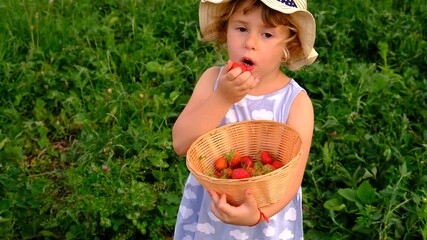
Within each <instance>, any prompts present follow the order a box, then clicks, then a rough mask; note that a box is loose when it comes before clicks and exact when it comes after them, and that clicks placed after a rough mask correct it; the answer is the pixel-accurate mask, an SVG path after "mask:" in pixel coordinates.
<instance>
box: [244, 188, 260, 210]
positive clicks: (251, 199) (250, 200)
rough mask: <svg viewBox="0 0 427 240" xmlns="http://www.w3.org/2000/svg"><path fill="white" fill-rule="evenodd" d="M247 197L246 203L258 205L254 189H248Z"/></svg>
mask: <svg viewBox="0 0 427 240" xmlns="http://www.w3.org/2000/svg"><path fill="white" fill-rule="evenodd" d="M245 195H246V196H245V198H246V201H245V202H246V203H247V204H248V205H251V206H252V205H253V206H255V207H256V206H258V203H257V201H256V199H255V196H254V195H253V193H252V191H251V190H249V189H248V190H246V192H245Z"/></svg>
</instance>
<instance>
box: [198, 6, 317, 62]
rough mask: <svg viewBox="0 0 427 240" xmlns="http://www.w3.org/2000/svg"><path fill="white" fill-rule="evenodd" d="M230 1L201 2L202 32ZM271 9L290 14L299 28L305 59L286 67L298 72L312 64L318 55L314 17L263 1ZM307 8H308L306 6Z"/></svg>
mask: <svg viewBox="0 0 427 240" xmlns="http://www.w3.org/2000/svg"><path fill="white" fill-rule="evenodd" d="M229 1H230V0H201V2H200V6H199V25H200V31H201V32H202V34H203V35H206V31H207V29H208V27H209V26H210V25H211V24H212V23H213V22H214V21H215V19H217V17H218V16H219V15H220V14H222V13H221V8H222V4H224V3H227V2H229ZM261 1H262V2H263V3H264V4H265V5H267V6H268V7H269V8H271V9H274V10H276V11H279V12H282V13H284V14H290V16H291V18H292V22H293V23H294V24H295V25H296V27H297V28H298V37H299V39H300V42H301V45H302V48H303V53H304V57H303V58H301V59H296V60H295V61H293V62H292V64H290V65H287V64H285V66H286V67H287V68H289V69H290V70H297V69H299V68H301V67H302V66H304V65H310V64H312V63H313V62H314V61H315V60H316V58H317V56H318V54H317V52H316V51H315V50H314V42H315V39H316V22H315V20H314V17H313V15H312V14H311V13H310V12H309V11H307V10H305V9H301V8H295V7H289V6H287V5H286V4H278V1H277V0H261ZM304 7H305V8H306V6H304Z"/></svg>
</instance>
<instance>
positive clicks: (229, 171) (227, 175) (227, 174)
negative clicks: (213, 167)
mask: <svg viewBox="0 0 427 240" xmlns="http://www.w3.org/2000/svg"><path fill="white" fill-rule="evenodd" d="M222 172H223V173H224V176H226V177H227V178H231V175H232V174H233V169H231V168H226V169H224V170H222Z"/></svg>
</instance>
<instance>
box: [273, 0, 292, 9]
mask: <svg viewBox="0 0 427 240" xmlns="http://www.w3.org/2000/svg"><path fill="white" fill-rule="evenodd" d="M277 1H278V2H281V3H284V4H286V5H288V6H289V7H294V8H297V5H296V4H295V2H294V1H293V0H277Z"/></svg>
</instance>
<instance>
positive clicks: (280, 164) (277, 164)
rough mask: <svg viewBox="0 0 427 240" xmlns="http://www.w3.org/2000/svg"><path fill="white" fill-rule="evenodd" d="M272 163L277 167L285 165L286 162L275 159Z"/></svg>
mask: <svg viewBox="0 0 427 240" xmlns="http://www.w3.org/2000/svg"><path fill="white" fill-rule="evenodd" d="M271 165H273V166H274V167H275V168H276V169H278V168H281V167H283V166H285V164H283V163H282V162H281V161H278V160H274V161H273V163H271Z"/></svg>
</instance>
